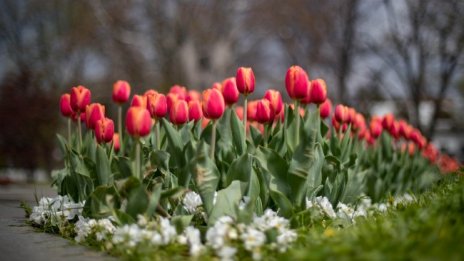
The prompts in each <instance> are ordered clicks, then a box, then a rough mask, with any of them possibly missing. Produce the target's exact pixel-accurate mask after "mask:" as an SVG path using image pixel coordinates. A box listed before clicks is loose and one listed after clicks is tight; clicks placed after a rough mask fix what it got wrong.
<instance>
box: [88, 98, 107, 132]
mask: <svg viewBox="0 0 464 261" xmlns="http://www.w3.org/2000/svg"><path fill="white" fill-rule="evenodd" d="M103 118H105V106H103V105H101V104H100V103H92V104H89V105H87V107H86V108H85V125H86V126H87V128H89V129H95V124H96V123H97V121H98V120H100V119H103Z"/></svg>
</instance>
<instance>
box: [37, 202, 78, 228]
mask: <svg viewBox="0 0 464 261" xmlns="http://www.w3.org/2000/svg"><path fill="white" fill-rule="evenodd" d="M84 204H85V202H82V203H74V202H73V201H72V200H71V199H70V198H69V197H68V196H57V197H54V198H47V197H43V198H41V199H40V201H39V205H38V206H34V207H33V208H32V213H31V215H30V216H29V220H30V221H32V222H33V223H35V224H37V225H44V224H46V223H49V222H59V221H60V220H72V219H74V217H76V216H79V215H80V214H81V213H82V209H83V207H84Z"/></svg>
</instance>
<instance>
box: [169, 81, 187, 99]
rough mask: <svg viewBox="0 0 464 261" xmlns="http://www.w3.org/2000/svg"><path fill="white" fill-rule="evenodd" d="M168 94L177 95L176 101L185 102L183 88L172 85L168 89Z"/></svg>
mask: <svg viewBox="0 0 464 261" xmlns="http://www.w3.org/2000/svg"><path fill="white" fill-rule="evenodd" d="M169 93H174V94H176V95H177V98H178V99H181V100H185V99H186V98H187V89H186V88H185V87H184V86H180V85H177V84H176V85H174V86H172V87H171V89H169Z"/></svg>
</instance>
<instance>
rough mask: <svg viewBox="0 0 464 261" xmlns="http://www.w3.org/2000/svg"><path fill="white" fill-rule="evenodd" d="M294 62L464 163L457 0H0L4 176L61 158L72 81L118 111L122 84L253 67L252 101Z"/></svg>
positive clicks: (278, 83)
mask: <svg viewBox="0 0 464 261" xmlns="http://www.w3.org/2000/svg"><path fill="white" fill-rule="evenodd" d="M293 64H298V65H300V66H302V67H303V68H305V69H306V70H307V71H308V72H309V75H310V78H317V77H321V78H324V79H325V80H326V81H327V84H328V89H329V96H330V98H331V99H332V100H333V101H335V102H336V103H344V104H347V105H350V106H354V107H356V109H357V110H359V111H361V112H363V113H365V114H367V115H372V114H380V115H382V114H385V113H387V112H393V113H395V115H396V116H397V117H401V118H405V119H407V120H409V121H410V122H411V123H413V124H414V125H415V126H417V127H418V128H419V129H421V130H422V132H423V133H424V134H425V135H426V136H427V137H428V138H429V139H431V140H432V141H433V142H434V143H435V144H436V145H437V146H438V147H439V148H440V149H441V150H442V151H443V152H447V153H449V154H451V155H453V156H456V157H458V158H459V159H460V160H461V162H462V161H463V154H464V132H463V130H464V121H463V120H462V113H463V112H464V102H463V99H464V1H462V0H441V1H438V0H325V1H320V0H287V1H280V0H250V1H246V0H237V1H233V0H151V1H149V0H123V1H103V0H2V1H0V122H1V126H0V176H15V177H19V176H21V175H19V174H18V173H22V177H26V178H28V179H33V178H35V179H37V178H38V177H46V176H47V175H48V173H49V172H50V170H51V169H53V168H54V167H56V166H59V165H60V157H61V156H60V153H59V152H58V150H57V148H56V147H57V144H56V138H55V133H56V132H61V133H64V127H65V123H66V121H65V119H64V118H62V117H61V116H60V113H59V97H60V95H61V94H62V93H64V92H68V91H69V90H70V88H71V87H72V86H76V85H78V84H82V85H84V86H86V87H88V88H89V89H91V91H92V100H94V101H99V102H101V103H103V104H105V105H106V109H107V113H108V114H109V115H110V116H111V115H113V118H114V115H115V110H116V107H115V106H113V104H112V103H111V91H112V84H113V83H114V82H115V81H116V80H119V79H124V80H127V81H129V82H130V84H131V85H132V90H133V91H132V93H137V92H138V93H140V92H143V91H145V90H147V89H149V88H153V89H156V90H159V91H166V90H168V89H169V87H170V86H172V85H173V84H181V85H184V86H187V87H188V88H191V89H198V90H202V89H205V88H209V87H210V86H211V85H212V84H213V82H215V81H222V79H224V78H226V77H229V76H234V75H235V71H236V68H237V67H239V66H251V67H253V70H254V71H255V75H256V84H257V90H256V92H255V93H254V97H260V96H262V94H263V93H264V91H265V90H266V89H267V88H274V89H278V90H281V91H283V96H284V97H286V98H288V97H287V95H286V93H285V86H284V77H285V72H286V69H287V68H288V67H289V66H291V65H293Z"/></svg>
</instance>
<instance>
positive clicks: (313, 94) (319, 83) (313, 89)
mask: <svg viewBox="0 0 464 261" xmlns="http://www.w3.org/2000/svg"><path fill="white" fill-rule="evenodd" d="M309 97H310V100H311V102H312V103H315V104H322V103H323V102H325V100H326V99H327V85H326V83H325V81H324V80H322V79H316V80H312V81H311V85H310V88H309Z"/></svg>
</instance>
